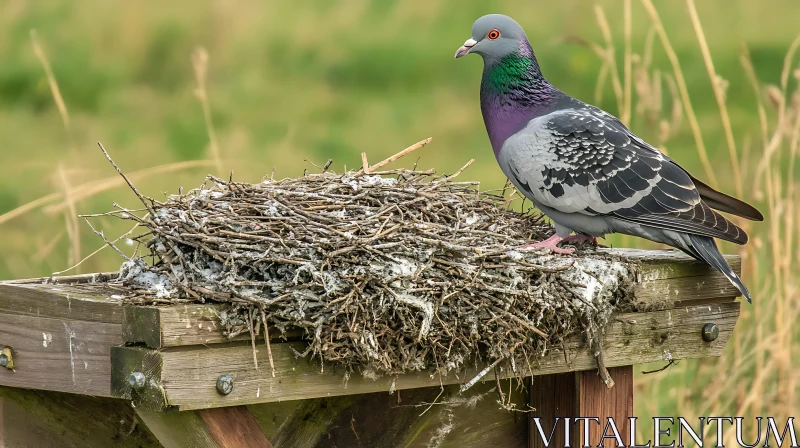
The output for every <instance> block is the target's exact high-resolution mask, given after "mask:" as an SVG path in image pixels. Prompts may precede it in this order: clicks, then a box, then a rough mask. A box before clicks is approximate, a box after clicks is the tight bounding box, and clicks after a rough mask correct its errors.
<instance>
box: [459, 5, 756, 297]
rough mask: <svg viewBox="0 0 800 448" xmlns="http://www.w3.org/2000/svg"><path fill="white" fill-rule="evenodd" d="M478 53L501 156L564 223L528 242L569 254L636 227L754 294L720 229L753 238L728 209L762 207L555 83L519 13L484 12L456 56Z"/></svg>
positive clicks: (484, 99)
mask: <svg viewBox="0 0 800 448" xmlns="http://www.w3.org/2000/svg"><path fill="white" fill-rule="evenodd" d="M471 53H476V54H479V55H480V56H481V57H482V58H483V62H484V64H483V78H482V80H481V88H480V104H481V111H482V114H483V121H484V124H485V125H486V131H487V133H488V134H489V141H490V142H491V145H492V149H493V150H494V154H495V157H496V159H497V162H498V164H499V165H500V168H501V170H502V171H503V173H504V174H505V175H506V177H508V179H509V180H510V181H511V183H512V184H513V185H514V186H515V187H516V188H517V190H518V191H519V192H520V193H521V194H523V195H524V196H525V197H527V198H528V199H530V200H531V201H532V202H533V204H534V205H535V206H536V208H538V209H539V210H541V211H542V212H543V213H544V214H545V215H547V216H548V217H549V218H550V219H551V220H552V221H553V224H554V227H555V234H554V235H553V236H552V237H550V238H548V239H546V240H544V241H539V242H535V243H532V244H529V245H526V246H524V247H525V248H533V249H537V248H545V249H548V250H550V251H552V252H554V253H559V254H570V253H572V251H573V249H571V248H561V247H558V245H559V244H560V243H564V242H568V243H575V242H593V243H595V244H596V243H597V238H598V237H604V236H605V235H606V234H611V233H621V234H626V235H633V236H636V237H641V238H645V239H648V240H651V241H655V242H658V243H663V244H666V245H669V246H672V247H675V248H677V249H679V250H681V251H683V252H685V253H687V254H688V255H690V256H692V257H694V258H695V259H697V260H699V261H701V262H705V263H707V264H709V265H711V266H712V267H713V268H715V269H716V270H718V271H720V272H721V273H722V274H723V275H725V277H727V278H728V280H729V281H730V282H731V283H732V284H733V285H734V286H735V287H736V288H737V289H738V290H739V291H740V292H741V294H742V295H743V296H744V297H745V298H746V299H747V301H748V302H751V297H750V293H749V292H748V290H747V287H746V286H745V285H744V283H743V282H742V280H741V279H740V278H739V276H738V275H736V273H735V272H734V271H733V269H731V267H730V265H728V263H727V262H726V261H725V258H724V257H723V256H722V254H721V253H720V251H719V249H718V248H717V244H716V242H715V240H714V239H715V238H719V239H721V240H725V241H731V242H733V243H737V244H745V243H747V234H746V233H745V232H744V231H743V230H742V229H741V228H739V227H738V226H736V225H735V224H734V223H733V222H731V221H730V220H728V219H727V218H725V217H724V216H723V215H721V214H720V213H719V212H724V213H730V214H733V215H736V216H740V217H743V218H747V219H750V220H754V221H762V220H763V219H764V217H763V216H762V214H761V213H760V212H759V211H758V210H756V209H755V208H754V207H753V206H751V205H749V204H746V203H745V202H743V201H741V200H739V199H736V198H733V197H731V196H728V195H726V194H724V193H721V192H719V191H716V190H714V189H713V188H711V187H710V186H708V185H706V184H705V183H703V182H701V181H700V180H698V179H697V178H695V177H694V176H692V175H691V174H689V173H688V172H687V171H686V170H684V169H683V168H681V167H680V165H678V164H677V163H676V162H675V161H674V160H672V159H670V158H669V157H667V156H666V155H664V154H663V153H662V152H661V151H659V150H658V149H657V148H655V147H654V146H652V145H650V144H648V143H646V142H645V141H644V140H642V139H641V138H639V137H638V136H636V135H635V134H634V133H633V132H631V131H630V130H629V129H628V128H627V127H626V126H625V125H624V124H623V123H622V122H621V121H620V120H619V119H617V118H616V117H614V116H613V115H611V114H610V113H608V112H605V111H603V110H602V109H600V108H598V107H595V106H592V105H590V104H586V103H584V102H583V101H580V100H578V99H576V98H573V97H571V96H569V95H568V94H566V93H564V92H562V91H561V90H559V89H557V88H556V87H554V86H553V85H552V84H550V83H549V82H548V81H547V80H546V79H545V78H544V76H542V72H541V69H540V67H539V63H538V61H537V60H536V56H535V55H534V53H533V49H532V48H531V45H530V42H529V41H528V38H527V36H526V35H525V31H524V30H523V29H522V27H521V26H520V25H519V24H518V23H517V22H516V21H514V20H513V19H512V18H510V17H508V16H504V15H501V14H490V15H486V16H483V17H481V18H479V19H478V20H476V21H475V23H474V24H473V25H472V37H471V38H470V39H467V41H466V42H464V45H462V46H461V47H460V48H459V49H458V50H457V51H456V55H455V57H456V59H457V58H460V57H463V56H466V55H468V54H471ZM573 233H574V235H573Z"/></svg>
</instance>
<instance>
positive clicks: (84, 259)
mask: <svg viewBox="0 0 800 448" xmlns="http://www.w3.org/2000/svg"><path fill="white" fill-rule="evenodd" d="M147 216H149V215H145V216H144V218H143V219H147ZM81 218H84V219H85V216H83V215H82V216H81ZM139 225H140V224H139V223H138V222H137V223H136V225H135V226H133V227H132V228H131V229H130V230H128V231H127V232H125V233H123V234H122V235H120V236H119V237H118V238H117V239H115V240H114V241H112V242H111V244H114V243H116V242H117V241H119V240H121V239H123V238H125V237H126V236H128V235H130V234H131V233H133V231H134V230H136V228H137V227H139ZM106 247H108V244H104V245H102V246H100V248H99V249H97V250H96V251H94V252H92V253H90V254H89V255H87V256H85V257H83V259H82V260H81V261H79V262H78V263H77V264H75V265H74V266H70V267H68V268H67V269H64V270H63V271H57V272H53V274H52V275H61V274H63V273H65V272H69V271H71V270H73V269H75V268H77V267H78V266H80V265H81V264H83V262H84V261H86V260H88V259H89V258H92V257H93V256H94V255H96V254H97V253H98V252H100V251H101V250H103V249H105V248H106ZM112 247H113V246H112Z"/></svg>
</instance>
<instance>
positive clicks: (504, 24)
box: [456, 14, 528, 60]
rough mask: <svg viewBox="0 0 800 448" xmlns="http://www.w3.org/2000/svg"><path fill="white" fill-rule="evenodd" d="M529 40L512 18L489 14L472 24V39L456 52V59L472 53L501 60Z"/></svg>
mask: <svg viewBox="0 0 800 448" xmlns="http://www.w3.org/2000/svg"><path fill="white" fill-rule="evenodd" d="M527 39H528V38H527V37H526V36H525V31H524V30H523V29H522V27H521V26H519V23H517V22H516V21H515V20H514V19H512V18H511V17H508V16H504V15H502V14H489V15H486V16H483V17H481V18H480V19H478V20H476V21H475V23H473V24H472V37H471V38H469V39H467V41H466V42H464V45H462V46H461V47H460V48H459V49H458V50H457V51H456V59H458V58H460V57H461V56H465V55H468V54H470V53H477V54H479V55H481V56H482V57H483V58H484V59H494V60H497V59H501V58H503V57H504V56H507V55H509V54H511V53H514V52H515V51H518V50H519V48H520V44H521V42H523V41H527Z"/></svg>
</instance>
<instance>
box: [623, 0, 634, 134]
mask: <svg viewBox="0 0 800 448" xmlns="http://www.w3.org/2000/svg"><path fill="white" fill-rule="evenodd" d="M623 10H624V12H623V22H624V23H623V39H624V42H625V55H624V59H623V69H622V70H623V82H624V89H623V92H622V96H623V98H624V99H625V103H624V109H623V112H622V122H623V123H630V120H631V113H632V110H631V107H632V103H633V52H632V50H631V43H632V42H631V40H632V38H631V22H632V19H631V0H625V3H624V4H623Z"/></svg>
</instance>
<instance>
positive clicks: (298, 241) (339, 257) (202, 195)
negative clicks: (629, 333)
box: [98, 159, 630, 377]
mask: <svg viewBox="0 0 800 448" xmlns="http://www.w3.org/2000/svg"><path fill="white" fill-rule="evenodd" d="M109 160H110V159H109ZM112 163H113V162H112ZM382 163H383V162H382ZM380 166H382V165H381V164H376V166H373V167H371V168H366V169H361V170H358V171H348V172H345V173H333V172H330V171H328V170H327V169H321V172H319V173H316V174H306V175H304V176H303V177H300V178H292V179H283V180H272V179H265V180H263V181H262V182H260V183H256V184H249V183H241V182H234V181H231V180H223V179H220V178H217V177H214V176H208V178H207V180H206V182H205V183H204V184H203V186H201V187H200V188H198V189H194V190H191V191H188V192H181V193H180V194H177V195H173V196H169V197H168V198H167V199H166V200H165V201H164V202H158V201H154V200H152V199H149V198H145V197H143V196H142V195H140V194H139V193H138V191H136V189H135V188H134V187H133V185H131V188H132V189H133V190H134V191H135V192H136V194H137V195H138V196H139V198H140V199H142V202H143V203H144V205H145V209H143V213H146V214H145V215H144V216H140V215H142V213H136V211H135V210H128V209H124V208H122V207H119V206H117V208H116V210H114V211H112V212H110V213H108V214H107V215H112V216H115V217H117V218H120V219H125V220H133V221H135V222H136V223H137V224H138V226H140V227H142V228H144V229H146V232H145V233H143V234H141V235H139V236H137V237H134V238H133V240H134V241H135V242H137V243H139V244H141V245H143V246H144V247H146V248H147V251H146V252H148V253H147V254H146V255H147V257H145V258H146V259H148V260H152V263H150V264H148V263H146V262H145V261H144V259H143V258H138V257H129V256H127V255H125V256H126V258H127V261H125V262H124V264H123V265H122V268H121V271H120V280H122V281H123V282H124V283H125V284H126V285H128V286H130V287H131V288H133V290H134V291H135V295H134V296H133V297H131V298H130V299H129V300H130V301H131V302H132V303H140V304H148V305H149V304H160V303H184V302H217V303H225V304H228V306H227V307H226V310H225V311H224V312H223V313H222V322H223V327H224V332H225V333H226V334H227V335H229V336H231V337H233V336H235V335H238V334H241V333H242V332H248V331H249V332H250V333H251V334H252V335H254V337H255V335H259V334H264V333H266V332H268V334H269V335H271V336H273V337H274V336H276V335H277V334H278V333H283V334H287V333H290V332H294V334H297V331H298V330H299V331H300V333H301V334H302V337H303V339H305V340H306V341H307V342H308V346H307V348H306V350H305V352H304V353H302V354H301V355H303V356H310V357H312V358H316V359H318V360H321V361H322V362H326V363H340V364H343V365H344V366H345V367H346V369H347V372H353V371H357V372H360V373H362V374H363V375H365V376H367V377H375V376H377V375H385V374H396V373H401V372H410V371H420V370H426V369H436V370H437V371H438V372H439V373H446V372H448V371H458V370H459V369H463V368H464V367H465V366H467V365H470V366H472V365H477V363H481V364H486V363H489V364H491V365H498V363H500V362H502V361H505V360H507V361H508V362H509V363H511V362H513V360H514V359H515V358H516V359H517V360H519V359H526V360H527V361H528V362H529V363H530V366H535V364H536V360H537V359H538V358H539V357H540V356H542V355H543V354H544V353H545V352H546V351H547V350H549V349H558V348H559V347H560V346H561V342H562V341H563V340H564V339H565V338H567V337H570V336H573V335H576V334H580V335H584V334H587V333H586V330H587V328H590V329H598V328H599V329H602V326H603V324H604V323H605V321H606V320H607V318H608V316H609V314H610V312H611V311H612V310H613V309H615V308H617V307H619V306H621V305H623V304H624V302H625V301H626V300H628V297H629V294H627V292H628V290H629V288H628V286H629V284H630V282H629V277H630V275H629V272H628V269H627V267H626V265H625V264H624V263H621V262H619V261H616V260H613V259H610V258H609V256H608V255H603V254H601V253H599V252H595V251H589V250H581V249H579V251H578V252H579V254H580V256H575V257H563V256H558V255H551V254H548V253H544V252H542V251H525V250H519V247H520V246H521V245H524V244H525V243H527V242H529V241H530V240H538V239H541V238H545V237H547V236H549V234H550V233H551V232H552V230H551V228H550V226H549V225H547V224H546V223H545V222H544V221H543V220H542V219H541V218H542V217H541V216H540V215H538V214H533V213H530V212H528V213H519V212H516V211H512V210H511V209H509V207H508V205H509V202H510V194H509V193H511V190H510V189H509V190H508V191H506V190H504V191H495V192H480V191H479V190H478V184H477V183H476V182H458V181H456V180H454V179H453V178H454V177H455V175H450V176H443V175H437V174H436V173H435V172H434V171H433V170H427V171H420V170H416V169H415V170H406V169H396V170H386V171H379V169H380ZM115 167H116V165H115ZM365 167H367V164H366V162H365ZM459 173H460V170H459ZM456 174H458V173H456ZM98 234H100V235H101V236H102V233H101V232H98ZM130 242H131V241H129V243H130ZM109 244H112V242H109ZM112 245H113V244H112ZM120 253H122V251H120ZM149 257H152V258H149ZM262 329H263V332H262ZM273 368H274V367H273ZM516 368H517V369H519V368H520V366H519V365H516ZM527 369H528V368H527V367H524V371H527ZM521 373H524V372H521Z"/></svg>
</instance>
